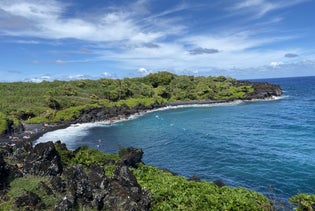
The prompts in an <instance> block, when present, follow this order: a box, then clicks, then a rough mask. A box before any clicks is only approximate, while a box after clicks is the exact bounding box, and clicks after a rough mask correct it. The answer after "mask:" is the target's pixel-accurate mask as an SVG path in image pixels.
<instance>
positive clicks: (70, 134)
mask: <svg viewBox="0 0 315 211" xmlns="http://www.w3.org/2000/svg"><path fill="white" fill-rule="evenodd" d="M284 97H285V96H282V97H274V98H270V99H268V100H279V99H283V98H284ZM263 100H266V99H262V100H251V101H263ZM243 102H244V101H243V100H235V101H232V102H224V103H209V104H187V105H177V106H165V107H162V108H158V109H153V110H147V111H143V112H140V113H136V114H133V115H130V116H129V117H126V116H119V117H117V118H113V119H110V120H106V121H101V122H93V123H81V124H73V125H71V126H69V127H67V128H64V129H59V130H55V131H51V132H47V133H45V134H44V135H43V136H41V137H39V138H38V139H37V140H36V141H35V144H37V143H41V142H47V141H53V142H56V141H59V140H60V141H61V142H63V143H66V144H67V145H70V146H71V145H73V144H75V141H76V140H78V139H80V138H81V137H85V136H87V135H88V133H89V129H91V128H93V127H110V126H114V125H115V124H117V123H120V122H125V121H129V120H133V119H137V118H139V117H141V116H143V115H145V114H147V113H153V112H157V111H165V110H172V109H179V108H198V107H216V106H233V105H238V104H241V103H243ZM155 117H156V118H158V119H159V118H160V117H159V116H158V115H156V116H155ZM171 126H173V124H172V125H171Z"/></svg>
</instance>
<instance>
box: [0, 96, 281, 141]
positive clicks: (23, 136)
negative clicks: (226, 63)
mask: <svg viewBox="0 0 315 211" xmlns="http://www.w3.org/2000/svg"><path fill="white" fill-rule="evenodd" d="M278 97H279V96H271V97H268V98H264V99H246V100H239V99H238V100H192V101H178V102H170V103H167V104H166V105H164V106H153V107H144V108H140V109H135V110H133V111H134V112H131V113H130V112H126V113H119V111H118V113H117V115H116V116H113V117H110V118H106V117H105V118H104V119H101V120H97V121H95V120H92V121H78V119H76V120H73V121H69V122H61V123H42V124H27V123H23V126H24V129H25V130H24V132H22V133H17V134H12V135H4V136H1V137H0V144H1V143H11V144H15V143H17V142H22V141H29V142H32V143H33V142H35V141H36V140H37V139H39V138H40V137H41V136H43V135H44V134H46V133H48V132H52V131H56V130H60V129H65V128H68V127H70V126H71V125H75V124H88V123H104V124H108V125H112V124H115V123H117V122H121V121H129V120H132V119H135V118H138V117H140V116H143V115H145V114H147V113H152V112H156V111H162V110H170V109H179V108H193V107H212V106H223V105H229V104H231V105H236V104H240V103H243V102H255V101H267V100H277V99H278ZM280 99H281V97H280ZM103 109H104V110H105V109H106V108H103ZM122 112H124V111H122ZM54 141H57V140H54Z"/></svg>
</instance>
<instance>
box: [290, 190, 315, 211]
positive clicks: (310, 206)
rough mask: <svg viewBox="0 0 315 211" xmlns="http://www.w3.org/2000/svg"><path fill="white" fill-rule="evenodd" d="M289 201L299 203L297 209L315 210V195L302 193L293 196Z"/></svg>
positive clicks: (301, 210)
mask: <svg viewBox="0 0 315 211" xmlns="http://www.w3.org/2000/svg"><path fill="white" fill-rule="evenodd" d="M289 201H290V202H291V203H293V204H296V205H297V207H296V208H295V210H298V211H313V210H315V195H311V194H306V193H300V194H298V195H295V196H293V197H291V198H290V199H289Z"/></svg>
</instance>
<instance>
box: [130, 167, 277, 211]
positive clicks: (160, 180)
mask: <svg viewBox="0 0 315 211" xmlns="http://www.w3.org/2000/svg"><path fill="white" fill-rule="evenodd" d="M132 170H133V173H134V175H135V176H136V178H137V180H138V182H139V184H140V185H141V186H142V187H145V188H147V189H148V190H149V192H150V193H151V194H152V208H153V210H269V209H271V205H270V203H269V201H268V199H267V198H266V197H264V196H263V195H262V194H259V193H257V192H254V191H250V190H247V189H245V188H229V187H226V186H225V187H222V188H220V187H218V186H216V185H215V184H214V183H211V182H205V181H201V182H195V181H188V180H187V179H186V178H184V177H181V176H173V175H172V174H170V173H168V172H164V171H163V170H160V169H157V168H154V167H151V166H146V165H140V166H139V168H138V169H132Z"/></svg>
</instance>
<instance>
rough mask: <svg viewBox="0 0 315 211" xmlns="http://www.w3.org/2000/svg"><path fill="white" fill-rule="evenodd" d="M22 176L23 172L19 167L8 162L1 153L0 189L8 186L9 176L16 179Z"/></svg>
mask: <svg viewBox="0 0 315 211" xmlns="http://www.w3.org/2000/svg"><path fill="white" fill-rule="evenodd" d="M22 176H23V174H22V173H21V172H20V171H19V170H18V169H17V167H16V166H11V165H9V164H7V163H6V162H5V161H4V159H3V156H2V154H0V191H1V190H5V189H6V188H7V186H8V183H9V178H10V179H15V178H18V177H22Z"/></svg>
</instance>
